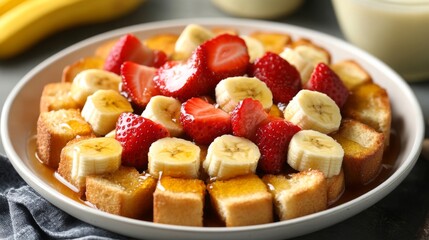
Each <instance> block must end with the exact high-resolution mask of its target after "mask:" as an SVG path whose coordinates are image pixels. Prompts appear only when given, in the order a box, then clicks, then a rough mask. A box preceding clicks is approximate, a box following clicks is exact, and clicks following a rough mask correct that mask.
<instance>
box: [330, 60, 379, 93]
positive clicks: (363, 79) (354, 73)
mask: <svg viewBox="0 0 429 240" xmlns="http://www.w3.org/2000/svg"><path fill="white" fill-rule="evenodd" d="M331 69H332V70H333V71H334V72H335V73H336V74H337V75H338V76H339V77H340V78H341V80H342V81H343V83H344V85H345V86H346V87H347V89H349V90H353V89H354V88H355V87H357V86H359V85H362V84H365V83H370V82H372V79H371V76H370V75H369V74H368V73H367V72H366V71H365V70H364V69H363V68H362V67H361V66H360V65H359V64H358V63H357V62H355V61H353V60H343V61H340V62H336V63H334V64H332V65H331Z"/></svg>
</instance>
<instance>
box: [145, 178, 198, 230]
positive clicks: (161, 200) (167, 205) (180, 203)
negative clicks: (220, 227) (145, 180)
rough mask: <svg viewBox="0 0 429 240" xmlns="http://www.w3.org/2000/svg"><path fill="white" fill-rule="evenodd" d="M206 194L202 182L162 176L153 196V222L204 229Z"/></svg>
mask: <svg viewBox="0 0 429 240" xmlns="http://www.w3.org/2000/svg"><path fill="white" fill-rule="evenodd" d="M205 192H206V185H205V184H204V182H203V181H202V180H199V179H184V178H173V177H169V176H162V177H161V178H160V179H159V181H158V184H157V187H156V190H155V193H154V194H153V205H154V206H153V221H154V222H156V223H165V224H174V225H182V226H197V227H202V226H203V215H204V201H205V198H204V197H205Z"/></svg>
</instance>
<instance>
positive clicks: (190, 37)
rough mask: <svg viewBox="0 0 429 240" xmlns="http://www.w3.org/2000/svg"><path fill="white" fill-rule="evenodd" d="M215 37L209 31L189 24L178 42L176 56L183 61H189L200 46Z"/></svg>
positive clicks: (175, 48) (175, 47)
mask: <svg viewBox="0 0 429 240" xmlns="http://www.w3.org/2000/svg"><path fill="white" fill-rule="evenodd" d="M213 37H214V34H213V32H211V31H210V30H209V29H207V28H204V27H202V26H200V25H197V24H189V25H188V26H186V27H185V29H184V30H183V31H182V33H181V34H180V36H179V38H178V39H177V41H176V45H175V46H174V51H175V54H176V55H178V56H180V58H182V59H187V58H189V57H190V56H191V54H192V52H193V51H194V50H195V49H196V48H197V47H198V46H199V45H201V44H202V43H203V42H205V41H207V40H209V39H210V38H213Z"/></svg>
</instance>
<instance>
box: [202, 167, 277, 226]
mask: <svg viewBox="0 0 429 240" xmlns="http://www.w3.org/2000/svg"><path fill="white" fill-rule="evenodd" d="M207 189H208V192H209V194H210V199H211V202H212V206H214V208H215V210H216V212H217V213H218V215H219V216H220V218H221V219H222V220H223V221H224V222H225V224H226V226H227V227H234V226H247V225H256V224H263V223H270V222H272V221H273V203H272V196H271V194H270V192H269V191H268V189H267V186H266V185H265V184H264V182H263V181H262V180H261V179H260V178H259V177H258V176H256V175H255V174H248V175H242V176H238V177H235V178H232V179H228V180H223V181H222V180H217V181H214V182H212V183H210V184H209V185H208V186H207Z"/></svg>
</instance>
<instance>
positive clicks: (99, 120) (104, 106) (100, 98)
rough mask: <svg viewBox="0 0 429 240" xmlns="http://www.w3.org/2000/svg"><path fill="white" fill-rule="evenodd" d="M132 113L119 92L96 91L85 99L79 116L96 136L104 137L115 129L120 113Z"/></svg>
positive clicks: (131, 109) (128, 104)
mask: <svg viewBox="0 0 429 240" xmlns="http://www.w3.org/2000/svg"><path fill="white" fill-rule="evenodd" d="M132 111H133V108H132V107H131V104H130V103H129V102H128V100H127V99H126V98H125V97H124V96H122V95H121V94H120V93H119V92H117V91H115V90H98V91H96V92H95V93H94V94H92V95H91V96H89V97H88V98H87V100H86V102H85V105H84V106H83V108H82V112H81V115H82V117H83V118H84V119H85V121H87V122H88V123H89V124H90V125H91V127H92V130H94V133H95V134H96V135H97V136H104V135H106V134H108V133H109V132H110V131H112V130H113V129H115V126H116V121H117V120H118V117H119V115H121V113H123V112H132Z"/></svg>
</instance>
